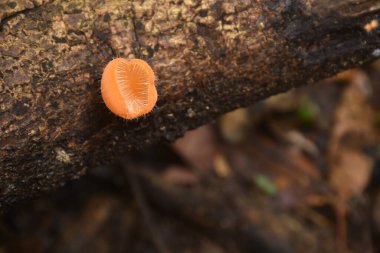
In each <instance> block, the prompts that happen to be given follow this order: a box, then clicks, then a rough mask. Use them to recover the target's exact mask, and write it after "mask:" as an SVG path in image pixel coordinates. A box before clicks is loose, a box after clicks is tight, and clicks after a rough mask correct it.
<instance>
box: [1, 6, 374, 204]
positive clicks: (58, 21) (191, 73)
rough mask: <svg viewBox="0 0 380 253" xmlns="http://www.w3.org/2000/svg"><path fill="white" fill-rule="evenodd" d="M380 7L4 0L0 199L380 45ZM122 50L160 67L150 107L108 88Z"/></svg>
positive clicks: (180, 130)
mask: <svg viewBox="0 0 380 253" xmlns="http://www.w3.org/2000/svg"><path fill="white" fill-rule="evenodd" d="M379 14H380V4H379V2H378V0H359V1H358V0H355V1H353V0H347V1H343V0H340V1H333V0H324V1H319V0H292V1H291V0H286V1H283V0H255V1H254V0H252V1H250V0H242V1H235V0H230V1H225V0H223V1H222V0H177V1H176V0H173V1H169V0H158V1H155V0H146V1H142V0H141V1H138V0H135V1H124V0H93V1H85V0H71V1H65V0H55V1H52V0H50V1H49V0H34V1H30V0H17V1H16V0H0V71H1V72H0V205H1V206H2V207H7V206H9V205H10V204H12V203H14V202H15V201H17V200H19V199H22V198H25V197H28V196H32V195H35V194H37V193H40V192H43V191H48V190H51V189H53V188H55V187H57V186H59V185H61V184H63V183H64V182H65V181H67V180H69V179H74V178H78V177H79V176H80V175H82V174H83V173H84V172H85V170H86V169H87V168H91V167H94V166H98V165H101V164H106V163H109V162H110V161H112V160H114V159H115V158H117V157H118V156H120V155H122V154H123V153H124V152H126V151H127V150H130V149H132V148H143V147H144V146H146V145H149V144H151V143H156V142H158V141H164V140H166V141H173V140H175V139H176V138H178V137H179V136H181V135H183V134H184V133H185V131H187V130H189V129H193V128H195V127H198V126H200V125H202V124H204V123H206V122H209V121H211V120H213V119H215V118H216V117H217V116H219V115H221V114H223V113H225V112H228V111H230V110H233V109H235V108H238V107H242V106H247V105H249V104H253V103H255V102H257V101H259V100H260V99H263V98H266V97H268V96H270V95H273V94H276V93H279V92H283V91H286V90H289V89H291V88H293V87H295V86H299V85H304V84H308V83H312V82H315V81H318V80H321V79H323V78H326V77H328V76H331V75H333V74H335V73H337V72H339V71H342V70H344V69H348V68H351V67H355V66H360V65H362V64H363V63H365V62H368V61H370V60H372V59H374V58H376V57H378V56H379V55H380V29H379V27H378V26H379V24H378V20H379ZM117 56H120V57H125V58H142V59H145V60H147V61H148V62H149V63H150V64H151V66H152V67H153V69H154V71H155V72H156V76H157V77H158V80H157V82H156V85H157V89H158V94H159V99H158V103H157V106H156V108H155V110H154V111H153V112H152V113H151V114H149V115H148V116H146V117H143V118H141V119H137V120H132V121H125V120H122V119H120V118H118V117H116V116H114V115H112V114H111V113H110V112H109V111H108V110H107V108H106V107H105V106H104V104H103V102H102V100H101V96H100V92H99V87H100V79H101V74H102V70H103V68H104V66H105V65H106V64H107V62H108V61H110V60H111V59H112V58H114V57H117Z"/></svg>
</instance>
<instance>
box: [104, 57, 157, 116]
mask: <svg viewBox="0 0 380 253" xmlns="http://www.w3.org/2000/svg"><path fill="white" fill-rule="evenodd" d="M154 80H155V76H154V72H153V70H152V68H151V67H150V66H149V64H148V63H146V62H145V61H143V60H140V59H133V60H127V59H123V58H116V59H114V60H112V61H110V62H109V63H108V64H107V66H106V68H105V69H104V72H103V75H102V84H101V93H102V97H103V100H104V103H105V104H106V106H107V107H108V109H109V110H110V111H111V112H113V113H114V114H116V115H118V116H120V117H122V118H124V119H135V118H138V117H140V116H142V115H144V114H147V113H149V112H150V111H152V109H153V107H154V105H155V104H156V102H157V90H156V87H155V85H154Z"/></svg>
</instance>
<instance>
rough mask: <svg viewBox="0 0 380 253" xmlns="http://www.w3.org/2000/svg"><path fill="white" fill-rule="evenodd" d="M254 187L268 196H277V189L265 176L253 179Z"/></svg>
mask: <svg viewBox="0 0 380 253" xmlns="http://www.w3.org/2000/svg"><path fill="white" fill-rule="evenodd" d="M254 180H255V184H256V186H257V187H258V188H259V189H260V190H262V191H263V192H264V193H265V194H267V195H269V196H274V195H276V194H277V187H276V185H275V184H273V182H272V181H271V180H270V179H269V178H268V177H266V176H265V175H262V174H259V175H257V176H256V177H255V179H254Z"/></svg>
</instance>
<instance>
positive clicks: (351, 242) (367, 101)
mask: <svg viewBox="0 0 380 253" xmlns="http://www.w3.org/2000/svg"><path fill="white" fill-rule="evenodd" d="M8 252H17V253H18V252H28V253H30V252H36V253H40V252H65V253H74V252H93V253H101V252H129V253H148V252H157V253H192V252H197V253H235V252H236V253H237V252H260V253H280V252H299V253H305V252H325V253H328V252H340V253H346V252H358V253H359V252H360V253H363V252H364V253H366V252H368V253H370V252H374V253H379V252H380V61H379V62H375V63H373V64H371V65H368V66H367V67H365V68H363V69H357V70H351V71H347V72H345V73H342V74H340V75H338V76H337V77H334V78H332V79H329V80H326V81H324V82H321V83H318V84H315V85H311V86H307V87H304V88H300V89H297V90H293V91H290V92H288V93H286V94H282V95H278V96H275V97H272V98H269V99H267V100H265V101H262V102H260V103H258V104H256V105H254V106H252V107H250V108H245V109H239V110H236V111H234V112H231V113H229V114H227V115H224V116H223V117H221V118H220V119H218V120H217V121H216V122H213V123H212V124H209V125H205V126H203V127H201V128H198V129H196V130H193V131H190V132H188V133H187V134H186V135H185V136H184V137H183V138H182V139H179V140H178V141H176V142H175V143H174V144H160V145H158V146H155V147H151V148H149V149H146V150H141V151H136V152H132V153H127V154H126V155H125V157H124V158H123V159H122V160H120V161H118V162H115V164H114V165H109V166H104V167H99V168H93V169H92V170H90V171H88V173H87V175H86V176H84V177H82V178H80V179H79V180H77V181H74V182H69V183H68V184H66V185H65V186H63V187H62V188H60V189H58V190H57V191H56V192H53V193H50V194H47V195H45V196H42V197H40V198H38V199H33V200H28V201H26V202H24V203H20V204H18V205H16V206H15V207H14V208H13V209H12V210H9V211H8V212H7V213H5V214H3V215H2V216H1V217H0V253H8Z"/></svg>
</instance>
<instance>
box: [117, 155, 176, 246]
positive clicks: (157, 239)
mask: <svg viewBox="0 0 380 253" xmlns="http://www.w3.org/2000/svg"><path fill="white" fill-rule="evenodd" d="M121 165H122V168H123V172H124V175H125V177H126V179H127V180H128V183H129V185H130V187H131V190H132V194H133V196H134V197H135V199H136V201H137V205H138V206H139V208H140V210H141V212H142V215H143V220H144V223H145V226H146V227H147V228H148V230H149V233H150V235H151V237H152V240H153V243H154V244H155V246H156V248H157V250H158V251H159V253H170V251H169V250H168V248H167V247H166V245H165V243H164V242H163V240H162V238H161V236H160V231H159V230H158V229H157V226H156V224H155V222H154V220H153V215H152V213H151V212H150V209H149V207H148V205H147V203H146V201H145V197H144V194H143V192H142V190H141V187H140V184H139V182H138V179H137V178H136V174H135V173H134V172H133V169H132V166H129V165H130V164H129V163H128V162H126V161H122V162H121Z"/></svg>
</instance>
